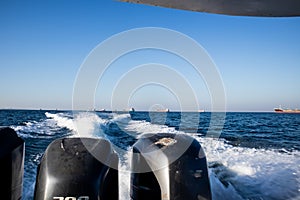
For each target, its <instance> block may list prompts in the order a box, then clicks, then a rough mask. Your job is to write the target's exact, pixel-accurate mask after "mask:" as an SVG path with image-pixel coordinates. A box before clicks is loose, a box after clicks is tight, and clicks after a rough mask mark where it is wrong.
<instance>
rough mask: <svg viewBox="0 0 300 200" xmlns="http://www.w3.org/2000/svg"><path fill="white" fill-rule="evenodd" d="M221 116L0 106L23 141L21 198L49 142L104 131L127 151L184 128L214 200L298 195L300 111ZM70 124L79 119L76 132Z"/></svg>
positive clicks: (0, 120)
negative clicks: (200, 151)
mask: <svg viewBox="0 0 300 200" xmlns="http://www.w3.org/2000/svg"><path fill="white" fill-rule="evenodd" d="M183 115H184V117H183ZM225 115H226V116H225V123H224V126H223V127H219V126H218V127H213V126H212V124H213V123H212V121H213V120H216V119H215V118H216V117H215V116H216V114H214V115H212V113H209V112H204V113H184V114H183V113H180V112H169V113H160V112H154V113H148V112H134V113H131V114H129V113H124V112H123V113H100V112H76V113H73V112H71V111H53V110H48V111H45V110H0V126H9V127H11V128H13V129H14V130H15V131H16V132H17V133H18V135H19V136H20V137H21V138H23V139H24V140H25V143H26V147H25V153H26V155H25V172H24V190H23V199H26V200H27V199H33V192H34V185H35V178H36V173H37V166H38V164H39V162H40V160H41V157H42V155H43V152H44V151H45V149H46V148H47V146H48V145H49V143H51V142H52V141H53V140H55V139H57V138H61V137H79V136H81V137H103V138H106V139H108V140H110V141H111V142H112V143H113V144H114V145H115V146H116V147H119V148H120V149H123V150H124V151H130V149H131V147H132V145H133V144H134V143H135V141H137V139H138V138H139V136H140V135H141V134H144V133H177V134H188V135H191V136H192V137H194V138H195V139H197V140H198V141H199V142H200V143H201V145H202V147H203V148H204V150H205V153H206V156H207V161H208V166H209V175H210V184H211V188H212V195H213V199H214V200H219V199H220V200H226V199H228V200H232V199H238V200H239V199H241V200H246V199H247V200H271V199H272V200H275V199H276V200H277V199H278V200H279V199H289V200H296V199H298V200H299V199H300V114H279V113H225ZM213 116H214V117H213ZM195 119H196V120H195ZM183 120H184V123H183V122H182V121H183ZM195 121H197V124H196V125H195ZM75 124H77V125H78V124H80V127H81V128H80V129H81V131H80V133H79V132H78V128H76V127H77V126H75ZM209 131H216V132H219V133H220V137H210V136H209V134H208V132H209ZM120 159H121V162H120V166H119V167H120V169H127V168H128V162H129V161H128V160H129V159H128V157H127V155H126V153H125V154H124V153H123V154H120ZM121 171H123V172H120V177H119V182H120V183H119V184H120V199H121V200H122V199H124V200H128V199H129V188H128V186H129V180H130V178H129V173H128V172H126V170H121Z"/></svg>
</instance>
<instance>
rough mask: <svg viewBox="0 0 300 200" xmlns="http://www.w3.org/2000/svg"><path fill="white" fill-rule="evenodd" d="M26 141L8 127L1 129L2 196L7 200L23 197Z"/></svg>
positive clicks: (16, 199)
mask: <svg viewBox="0 0 300 200" xmlns="http://www.w3.org/2000/svg"><path fill="white" fill-rule="evenodd" d="M23 174H24V141H23V140H22V139H21V138H19V137H18V135H17V133H16V132H15V131H14V130H13V129H11V128H8V127H1V128H0V177H1V179H0V181H1V184H0V185H1V187H0V194H1V195H0V196H1V199H5V200H19V199H21V197H22V186H23Z"/></svg>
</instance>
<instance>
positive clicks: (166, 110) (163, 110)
mask: <svg viewBox="0 0 300 200" xmlns="http://www.w3.org/2000/svg"><path fill="white" fill-rule="evenodd" d="M156 112H170V110H169V108H166V109H160V110H156Z"/></svg>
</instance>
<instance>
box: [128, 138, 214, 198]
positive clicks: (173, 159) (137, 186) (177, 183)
mask: <svg viewBox="0 0 300 200" xmlns="http://www.w3.org/2000/svg"><path fill="white" fill-rule="evenodd" d="M132 170H133V171H132V174H131V191H130V196H131V198H132V199H133V200H200V199H201V200H210V199H211V189H210V183H209V177H208V170H207V162H206V157H205V154H204V151H203V149H202V148H201V145H200V144H199V142H198V141H197V140H195V139H193V138H192V137H190V136H187V135H183V134H163V133H160V134H155V135H153V134H147V135H144V136H143V138H141V139H140V140H138V141H137V142H136V143H135V145H134V147H133V155H132Z"/></svg>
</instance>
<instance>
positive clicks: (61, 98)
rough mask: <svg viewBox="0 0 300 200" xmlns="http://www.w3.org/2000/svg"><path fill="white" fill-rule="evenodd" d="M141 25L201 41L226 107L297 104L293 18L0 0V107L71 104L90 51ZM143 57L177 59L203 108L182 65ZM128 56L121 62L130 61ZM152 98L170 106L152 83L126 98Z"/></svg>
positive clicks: (204, 103) (104, 103) (297, 28)
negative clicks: (221, 85)
mask: <svg viewBox="0 0 300 200" xmlns="http://www.w3.org/2000/svg"><path fill="white" fill-rule="evenodd" d="M142 27H162V28H168V29H172V30H175V31H179V32H181V33H183V34H186V35H188V36H189V37H191V38H193V39H195V40H196V41H197V42H198V43H199V44H201V45H202V46H203V47H204V48H205V49H206V51H207V52H208V54H209V55H210V56H211V58H212V59H213V61H214V62H215V64H216V66H217V67H218V70H219V72H220V74H221V77H222V79H223V82H224V87H225V89H226V97H227V110H229V111H272V109H273V108H274V107H276V106H278V105H282V106H283V107H289V108H300V90H299V86H300V78H299V75H300V37H299V35H300V18H299V17H296V18H258V17H233V16H225V15H216V14H205V13H198V12H190V11H182V10H174V9H167V8H159V7H152V6H145V5H137V4H128V3H121V2H117V1H112V0H101V1H83V0H81V1H80V0H75V1H71V0H69V1H61V0H51V1H50V0H49V1H32V0H31V1H21V0H20V1H15V0H2V1H0V70H1V79H0V92H1V94H2V95H1V99H0V108H37V109H39V108H45V109H46V108H48V109H56V108H58V109H70V108H71V107H72V92H73V84H74V81H75V78H76V75H77V72H78V70H79V68H80V66H81V64H82V62H83V61H84V59H85V58H86V56H87V55H88V54H89V52H90V51H91V50H92V49H93V48H95V47H96V46H97V45H98V44H99V43H100V42H102V41H104V40H105V39H107V38H109V37H110V36H112V35H114V34H117V33H119V32H122V31H126V30H129V29H132V28H142ZM145 55H148V56H144V57H147V59H140V60H139V62H137V63H140V64H142V63H143V62H146V63H147V62H153V61H155V62H160V59H162V60H163V63H167V64H170V65H175V66H176V67H175V68H176V70H177V71H179V72H182V73H184V75H185V77H186V78H187V79H188V80H189V81H190V82H191V84H192V85H193V87H196V89H195V90H196V92H197V95H198V99H199V102H200V106H201V107H203V108H205V109H206V108H208V109H209V106H210V105H209V98H208V97H207V94H208V93H209V92H208V91H205V87H203V86H202V85H201V84H203V83H200V82H201V79H199V80H197V77H196V76H195V74H193V73H190V72H191V71H189V70H187V69H186V66H184V64H182V66H180V67H179V65H180V62H181V61H180V60H178V62H177V64H176V63H175V62H176V59H174V58H170V56H168V55H164V53H162V54H160V53H159V52H155V53H153V54H151V55H152V58H154V59H153V60H151V59H148V58H149V55H150V54H149V52H146V53H145ZM137 57H141V56H139V55H138V54H137V55H136V57H135V58H137ZM129 58H131V57H130V55H129V57H128V58H127V59H126V58H124V59H123V61H124V62H123V64H126V65H128V66H129V65H130V63H131V61H130V59H129ZM168 58H170V60H168ZM133 59H134V57H133ZM120 65H121V64H120ZM118 73H119V75H120V76H121V75H122V73H123V71H122V70H119V69H118V66H116V67H115V68H113V69H112V72H111V73H107V75H106V77H105V78H104V79H103V81H106V82H107V88H106V90H108V89H109V88H110V89H111V88H113V85H110V84H113V82H110V81H109V80H110V79H114V78H115V77H114V74H118ZM115 76H116V75H115ZM197 81H198V82H197ZM104 83H105V82H104ZM198 85H199V88H198V87H197V86H198ZM179 87H180V86H179ZM106 90H105V89H104V90H102V91H101V88H99V91H97V95H96V100H97V103H96V106H99V107H108V106H109V105H110V102H109V98H108V97H107V96H106V95H107V94H108V92H107V91H106ZM201 93H203V94H204V95H200V94H201ZM147 94H148V95H147ZM149 94H151V95H149ZM152 94H157V95H152ZM158 94H159V95H158ZM164 95H165V96H164ZM151 97H152V98H151ZM168 98H170V101H164V100H163V99H168ZM187 98H188V97H187ZM155 100H157V104H164V106H166V107H170V108H171V109H173V108H174V109H176V103H172V102H173V101H174V97H173V96H172V95H170V94H169V93H168V91H165V92H163V88H157V86H153V87H145V88H144V89H143V90H140V91H137V92H136V96H134V97H133V98H132V100H131V103H132V104H133V105H134V104H136V106H137V107H138V108H139V109H148V108H149V107H151V105H153V104H155ZM168 103H169V104H168ZM134 106H135V105H134Z"/></svg>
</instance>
